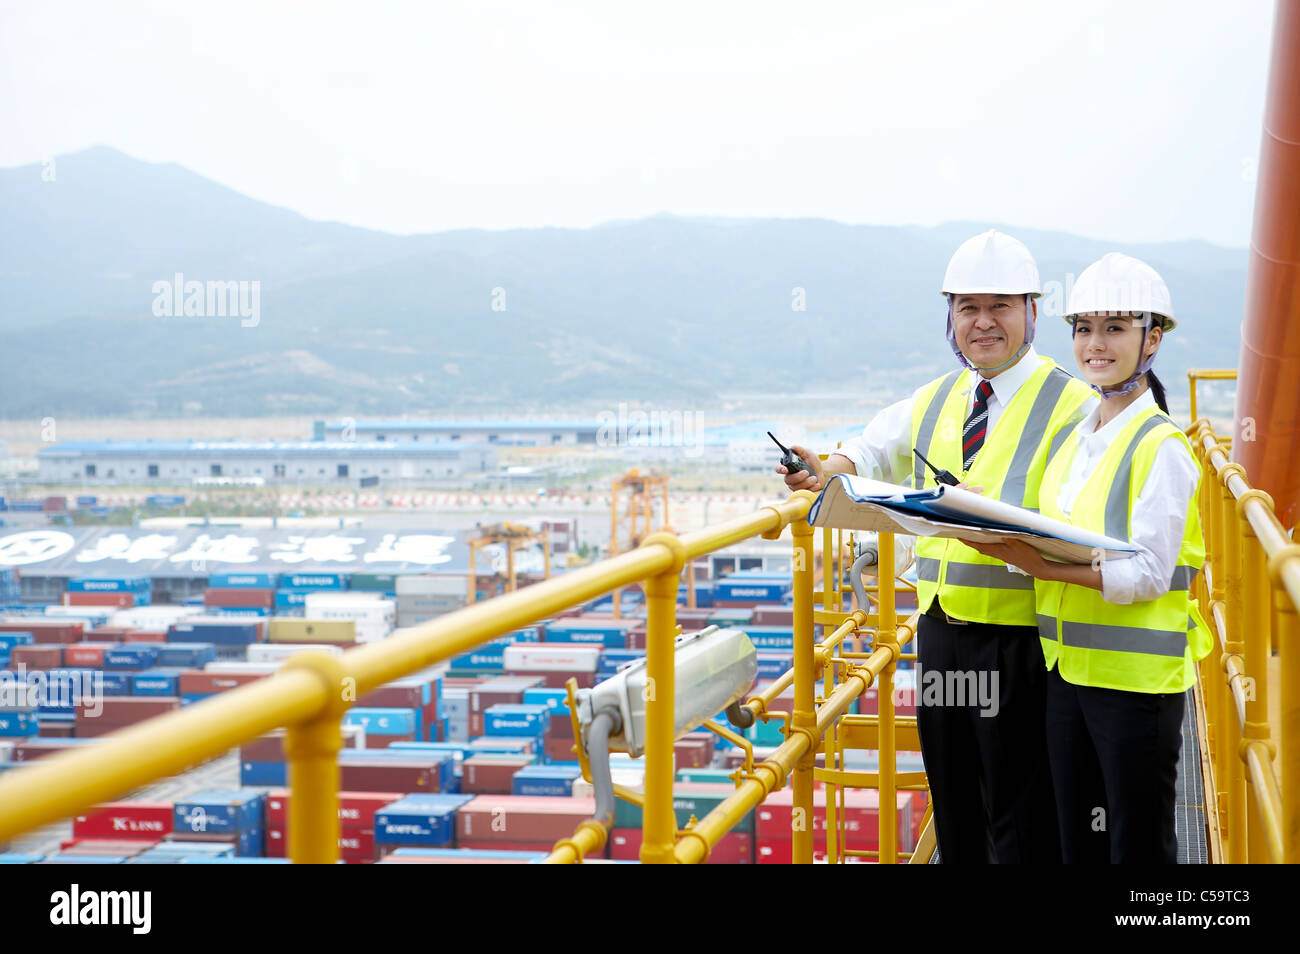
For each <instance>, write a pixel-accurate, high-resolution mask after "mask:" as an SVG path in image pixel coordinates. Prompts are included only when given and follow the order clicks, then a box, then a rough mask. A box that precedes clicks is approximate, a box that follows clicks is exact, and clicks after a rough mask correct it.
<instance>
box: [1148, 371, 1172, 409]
mask: <svg viewBox="0 0 1300 954" xmlns="http://www.w3.org/2000/svg"><path fill="white" fill-rule="evenodd" d="M1147 384H1149V385H1150V386H1151V395H1152V396H1153V397H1154V398H1155V399H1156V404H1157V405H1159V407H1160V410H1162V411H1164V412H1165V413H1166V414H1168V413H1169V404H1168V403H1167V402H1166V401H1165V386H1164V385H1163V384H1161V383H1160V379H1159V378H1157V377H1156V373H1155V372H1154V371H1148V372H1147Z"/></svg>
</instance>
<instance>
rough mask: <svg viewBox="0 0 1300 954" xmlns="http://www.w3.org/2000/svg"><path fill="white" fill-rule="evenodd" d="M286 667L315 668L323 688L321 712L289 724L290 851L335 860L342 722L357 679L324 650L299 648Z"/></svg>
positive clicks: (303, 859) (301, 860)
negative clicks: (352, 679) (351, 682)
mask: <svg viewBox="0 0 1300 954" xmlns="http://www.w3.org/2000/svg"><path fill="white" fill-rule="evenodd" d="M283 668H284V669H305V670H307V671H309V672H311V673H312V674H313V675H315V676H316V677H317V678H318V679H319V680H320V682H321V688H322V690H323V691H324V701H323V702H322V705H321V708H320V711H319V713H318V714H317V716H316V717H315V718H312V719H308V720H307V721H305V722H300V723H297V724H295V725H290V726H289V727H288V737H287V738H286V739H285V745H284V750H285V756H286V759H287V760H288V763H289V857H290V858H291V859H292V860H293V862H294V863H295V864H318V865H320V864H334V863H335V862H336V861H338V860H339V765H338V754H339V750H340V749H341V748H342V747H343V731H342V729H341V728H340V723H341V720H342V717H343V713H344V712H345V711H346V710H347V708H348V705H349V703H351V702H354V701H355V684H350V681H349V678H348V675H347V670H346V669H345V668H344V666H343V663H342V662H341V661H340V659H339V658H338V657H337V656H329V655H326V654H325V653H318V652H305V653H299V654H297V655H295V656H291V657H290V658H289V660H288V661H287V662H285V664H284V667H283ZM350 687H351V688H352V689H353V692H351V693H349V692H348V690H349V688H350ZM350 696H351V698H349V697H350Z"/></svg>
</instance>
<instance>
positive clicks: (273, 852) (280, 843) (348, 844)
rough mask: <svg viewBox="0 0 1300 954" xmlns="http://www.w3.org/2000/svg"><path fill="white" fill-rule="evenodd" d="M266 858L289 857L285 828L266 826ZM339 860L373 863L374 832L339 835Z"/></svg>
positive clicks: (359, 829) (351, 832)
mask: <svg viewBox="0 0 1300 954" xmlns="http://www.w3.org/2000/svg"><path fill="white" fill-rule="evenodd" d="M266 857H267V858H288V857H289V831H288V829H287V828H284V827H281V826H279V825H276V826H273V827H271V826H268V827H267V829H266ZM339 859H340V860H342V861H374V860H375V830H374V829H373V828H354V829H350V830H345V831H342V832H340V834H339Z"/></svg>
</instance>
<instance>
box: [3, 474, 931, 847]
mask: <svg viewBox="0 0 1300 954" xmlns="http://www.w3.org/2000/svg"><path fill="white" fill-rule="evenodd" d="M813 499H815V498H814V495H813V494H811V493H808V492H806V491H802V492H799V493H795V494H792V495H791V496H790V497H789V498H788V499H787V500H785V501H783V502H782V503H780V504H777V505H772V506H767V507H762V508H760V509H759V510H757V511H755V512H754V513H753V514H750V515H748V516H743V517H737V518H735V519H733V520H730V521H727V522H725V523H722V524H718V525H715V526H712V527H709V528H706V529H704V530H701V531H698V532H695V533H686V534H682V535H680V536H675V535H672V534H667V533H656V534H654V535H652V536H650V537H649V538H647V539H646V540H645V541H644V542H643V543H642V544H641V546H639V547H637V548H636V549H635V550H632V551H629V552H627V553H623V554H619V555H618V556H615V557H612V558H610V559H608V560H605V561H603V562H601V563H599V564H596V565H594V566H590V567H585V568H583V569H579V570H575V571H572V572H570V573H567V574H565V576H564V577H562V578H558V579H552V580H547V581H545V582H542V583H537V584H534V585H533V586H530V587H528V588H527V589H526V590H521V591H518V592H514V593H509V594H506V595H504V596H500V597H497V598H495V599H491V600H488V601H485V602H482V603H476V604H474V605H472V606H469V607H466V608H465V609H462V610H459V611H457V612H454V613H451V614H448V615H447V616H444V617H440V618H439V619H437V620H434V621H431V622H428V623H425V624H422V625H420V626H417V627H413V628H410V629H406V630H401V631H398V632H396V633H394V634H393V635H392V636H390V637H389V638H387V639H385V640H383V641H381V642H378V643H371V644H369V645H366V646H362V647H358V648H356V649H352V650H349V651H348V652H346V653H344V654H342V655H341V656H329V655H325V654H322V653H312V652H304V653H301V654H299V655H296V656H294V657H292V658H291V659H290V660H289V661H288V662H287V663H286V664H285V665H284V666H282V667H281V668H280V670H278V671H277V672H276V673H275V674H274V675H273V676H271V677H268V678H266V679H263V680H259V681H258V682H256V683H252V684H250V685H247V686H243V687H240V688H238V689H235V690H232V691H230V692H226V693H223V694H221V695H220V696H218V697H215V698H213V699H208V700H205V701H203V702H200V703H197V704H195V705H192V706H188V707H186V708H185V709H182V710H180V711H178V712H174V713H169V714H167V715H165V716H160V717H158V718H155V719H151V720H148V721H146V722H143V723H140V724H138V725H135V726H132V727H129V728H127V729H123V730H121V731H118V732H114V733H112V734H110V735H107V736H105V737H104V738H102V739H101V740H99V741H98V742H96V743H95V744H93V745H89V746H86V747H85V748H78V749H76V750H74V751H69V752H66V753H59V754H57V755H52V756H47V757H46V758H43V759H41V760H40V761H38V762H36V763H34V764H32V765H31V766H30V767H24V768H21V769H16V770H12V771H10V772H7V773H5V774H4V775H3V776H0V842H3V841H5V840H7V839H9V838H11V837H13V836H15V835H18V834H20V833H23V832H27V831H30V830H32V829H34V828H38V827H40V826H42V825H46V824H49V823H51V822H55V821H58V820H59V819H62V818H66V817H68V816H70V815H73V814H76V813H77V812H80V811H82V810H84V809H86V808H88V807H90V806H91V805H94V804H96V803H98V802H102V801H107V800H110V799H113V798H116V797H119V796H121V795H122V794H123V793H125V792H129V791H131V790H133V789H135V788H137V787H139V786H141V785H144V784H147V783H149V782H152V781H155V780H157V779H160V778H163V777H165V776H168V775H173V774H176V773H179V772H182V771H185V770H186V769H188V768H191V767H193V766H195V765H197V764H199V763H201V762H203V761H206V760H207V759H210V758H214V757H216V756H219V755H221V754H223V753H224V752H226V751H228V750H229V749H231V748H232V747H234V746H238V745H240V744H242V743H245V742H248V741H251V740H252V739H255V738H257V737H258V736H261V735H264V734H265V733H267V732H270V731H272V730H274V729H277V728H280V727H287V729H288V738H287V740H286V746H285V748H286V758H287V761H288V766H289V771H288V775H289V777H288V782H289V789H290V791H291V798H292V805H293V810H292V811H291V812H290V814H289V830H288V840H289V844H288V852H289V857H290V858H291V859H292V860H293V861H295V862H299V863H302V862H308V863H333V862H335V861H337V860H338V838H339V820H338V795H339V771H338V764H337V758H338V753H339V750H340V748H341V746H342V731H341V720H342V716H343V713H344V712H345V711H346V710H347V708H348V707H349V706H351V705H352V704H354V703H355V701H356V700H357V699H358V698H360V697H361V696H363V695H364V694H366V693H367V692H370V691H371V690H373V689H376V688H378V687H380V686H382V685H385V684H387V683H389V682H391V681H392V680H394V679H398V678H401V677H403V676H405V675H409V674H411V673H414V672H417V671H419V670H421V669H424V668H426V667H428V666H430V665H433V664H435V663H438V662H440V661H443V660H446V659H448V658H450V657H452V656H454V655H457V654H459V653H462V652H466V651H468V650H470V649H473V648H474V647H475V646H478V645H480V644H481V643H483V642H486V641H487V640H490V639H493V638H496V637H498V636H501V635H504V634H506V633H509V632H512V631H513V630H515V629H518V628H520V627H521V626H525V625H527V624H528V623H531V622H534V621H536V620H538V619H542V618H545V617H547V616H549V615H552V614H554V613H556V612H558V611H560V610H562V609H565V608H567V607H570V606H573V605H576V604H579V603H582V602H585V601H587V600H590V599H592V598H594V597H597V596H600V595H602V594H605V593H608V592H610V591H612V590H614V589H616V588H618V587H622V586H627V585H630V584H634V583H640V582H643V581H645V582H646V584H647V585H646V591H647V602H648V620H647V627H648V635H647V651H646V656H647V670H648V677H649V679H650V680H652V685H654V688H655V691H654V693H653V694H652V695H651V697H650V698H649V700H648V704H647V753H646V780H645V781H646V785H645V793H644V821H643V842H642V848H641V860H642V861H644V862H672V861H685V862H698V861H703V860H705V859H706V858H707V857H708V853H709V851H710V849H711V847H712V846H713V845H714V844H716V842H717V839H718V838H720V837H721V836H722V835H723V834H725V832H726V831H727V830H729V829H730V828H731V827H732V826H733V825H734V824H735V823H736V821H738V820H739V819H740V818H741V817H743V815H744V814H745V812H747V811H748V810H749V809H750V808H752V807H753V806H754V805H755V804H757V802H759V801H761V800H762V799H763V798H764V797H766V795H767V793H768V792H771V791H773V790H774V789H776V788H778V787H780V786H781V785H783V784H785V781H786V779H787V778H792V785H793V790H794V794H795V803H796V804H795V808H796V813H797V814H799V813H801V814H802V817H803V818H806V819H808V824H807V825H806V826H802V827H803V830H802V831H800V830H799V828H798V827H797V828H796V830H795V832H794V852H795V860H796V862H803V863H807V862H811V860H812V845H813V842H812V823H811V820H812V818H813V777H814V776H813V765H814V754H815V751H816V750H817V748H818V746H819V745H820V744H821V740H822V735H823V733H824V732H825V731H826V729H827V728H828V727H829V726H830V725H831V724H832V723H833V721H834V720H835V719H836V718H837V717H839V716H840V715H841V714H843V713H844V712H846V711H847V710H848V709H849V707H850V706H851V704H852V702H853V700H854V699H855V698H857V697H858V696H859V695H860V694H861V693H862V692H863V691H865V690H866V688H867V687H868V686H869V685H870V684H871V682H872V680H873V679H874V678H875V677H876V676H877V675H879V674H881V673H882V672H887V673H891V672H892V669H893V665H894V663H895V661H896V660H897V658H898V655H899V647H900V646H901V645H902V644H904V643H906V642H907V641H908V640H909V639H910V638H911V633H912V632H914V628H913V627H914V623H905V624H903V625H902V626H898V627H897V628H895V626H894V621H893V615H892V614H893V586H892V580H885V581H882V582H883V584H884V585H882V586H881V588H880V598H881V604H880V605H881V606H882V607H885V606H887V607H888V610H882V613H881V616H880V625H881V627H882V629H881V633H883V635H879V636H878V637H877V645H876V649H875V651H874V652H873V653H871V654H870V656H869V657H868V658H867V659H866V660H865V661H859V660H853V659H848V660H846V659H841V658H838V657H835V656H834V654H835V652H836V650H837V647H838V646H839V643H840V642H841V641H842V640H843V638H844V636H845V635H847V633H848V632H850V631H852V630H854V629H856V628H857V627H859V626H861V625H862V624H863V623H865V622H866V615H865V614H864V613H863V612H861V611H855V612H854V613H853V614H851V615H850V616H849V617H847V621H846V622H845V624H844V625H842V626H840V627H839V628H838V629H837V631H836V632H835V633H832V634H831V636H830V637H828V638H827V639H826V640H823V642H822V644H820V645H818V646H814V644H813V626H814V621H813V616H814V611H813V585H814V570H813V566H814V560H813V547H812V540H813V530H812V528H811V527H809V526H808V525H807V523H806V521H805V520H804V519H803V517H804V516H805V515H806V514H807V512H808V508H809V506H810V505H811V503H812V501H813ZM787 525H789V526H791V527H792V529H793V533H794V544H795V561H794V594H795V626H794V630H795V645H796V647H797V648H796V653H795V666H794V668H793V669H792V670H791V671H789V672H787V673H786V674H785V676H783V677H782V679H780V680H778V681H777V683H775V684H774V685H773V686H771V687H769V688H768V690H767V691H766V692H765V693H763V694H762V695H761V696H757V697H755V698H754V699H751V700H750V701H749V702H748V703H746V705H748V706H749V707H750V708H751V709H752V710H753V711H754V712H755V713H756V714H757V715H760V716H764V717H768V718H771V717H774V716H773V714H772V713H768V712H767V705H768V704H769V703H770V702H771V701H772V700H773V699H774V698H776V697H777V696H778V695H779V694H780V693H781V692H783V691H784V690H785V688H787V687H788V686H790V685H791V684H793V685H794V687H795V706H794V712H793V713H791V715H790V724H789V727H788V732H787V735H788V737H787V739H786V742H785V743H784V744H783V745H782V746H780V747H779V748H778V749H777V750H776V751H775V752H774V753H773V754H772V755H771V757H770V758H768V759H766V760H765V761H764V762H762V763H761V764H759V765H757V766H755V765H753V764H752V749H750V750H749V751H750V752H751V758H749V759H747V760H746V765H745V767H744V768H742V770H741V771H740V773H738V784H737V791H736V794H735V795H733V796H732V797H731V798H729V799H728V800H727V801H726V802H724V803H723V804H722V805H721V806H719V807H718V809H716V810H715V811H713V812H711V813H710V814H709V815H708V816H706V817H705V818H704V819H702V820H700V822H699V823H698V824H696V825H694V826H693V827H692V828H691V829H690V830H688V831H686V832H683V833H681V834H680V837H679V833H678V831H677V827H676V819H675V817H674V813H673V806H672V785H673V761H672V759H673V742H674V739H673V701H674V695H675V693H674V668H673V664H674V657H673V652H674V645H673V644H674V638H675V636H676V632H677V626H676V620H675V617H676V599H677V585H678V578H679V576H680V573H681V570H682V568H683V566H686V565H688V563H689V562H690V561H692V560H694V559H695V558H696V557H698V556H701V555H704V554H706V553H710V552H712V551H714V550H716V549H720V548H722V547H726V546H730V545H732V544H734V543H738V542H740V541H742V540H745V539H747V538H748V537H751V536H754V535H756V534H761V535H762V536H763V537H765V538H767V539H776V538H777V537H779V536H780V535H781V533H782V531H783V530H784V529H785V527H786V526H787ZM890 546H892V541H889V542H888V543H886V542H885V540H883V539H882V548H881V549H882V558H883V557H884V556H885V555H886V553H885V551H886V549H887V547H890ZM831 565H832V566H834V565H835V564H834V562H833V561H832V564H831ZM886 565H889V564H888V563H886ZM841 568H842V567H841ZM836 579H838V577H836ZM837 589H840V588H839V587H837ZM836 598H837V599H838V596H837V597H836ZM896 634H897V635H896ZM836 663H847V668H846V671H845V678H844V680H843V681H842V683H841V684H840V685H839V686H838V687H837V688H835V690H834V692H833V693H831V694H830V696H829V698H827V699H825V700H824V701H823V702H822V704H821V705H818V704H817V700H816V699H814V695H813V694H814V682H815V678H816V676H815V673H816V671H817V670H818V669H819V668H824V667H826V666H828V665H832V664H836ZM886 712H888V715H886ZM881 714H882V715H881V720H882V721H881V722H880V726H881V729H880V733H881V739H882V742H883V741H884V739H885V737H886V733H887V732H888V728H887V727H889V726H892V698H890V694H889V693H887V692H885V691H884V690H883V687H882V692H881ZM740 741H742V742H743V741H744V740H743V739H741V740H740ZM882 747H883V746H882ZM892 757H893V753H892V751H890V752H889V754H888V758H889V760H890V764H891V765H892ZM881 764H882V766H883V765H884V764H885V760H884V759H883V758H882V762H881ZM889 797H890V800H892V795H890V796H889ZM881 817H882V818H887V819H888V820H889V822H890V823H889V824H887V825H884V826H883V829H882V836H881V837H882V840H881V842H880V844H881V848H882V852H881V854H882V858H884V857H885V856H886V854H888V856H889V860H893V857H894V849H893V845H892V841H891V839H892V838H893V834H892V833H893V830H894V829H893V815H892V813H887V812H885V811H883V810H882V812H881ZM607 835H608V832H607V831H606V830H605V829H604V828H603V827H602V826H601V825H599V824H596V823H594V822H591V823H585V824H583V825H582V826H580V827H579V830H578V831H577V832H575V833H574V836H573V837H572V838H569V839H564V840H562V841H561V842H560V843H559V844H558V845H557V846H556V851H555V852H554V854H553V855H552V859H553V860H561V861H563V860H570V861H574V860H577V861H580V860H581V859H582V857H583V856H584V855H586V854H590V853H592V852H598V851H600V850H601V849H602V848H603V846H604V844H605V841H606V839H607ZM887 846H888V848H889V850H888V852H887V851H886V850H885V849H886V847H887Z"/></svg>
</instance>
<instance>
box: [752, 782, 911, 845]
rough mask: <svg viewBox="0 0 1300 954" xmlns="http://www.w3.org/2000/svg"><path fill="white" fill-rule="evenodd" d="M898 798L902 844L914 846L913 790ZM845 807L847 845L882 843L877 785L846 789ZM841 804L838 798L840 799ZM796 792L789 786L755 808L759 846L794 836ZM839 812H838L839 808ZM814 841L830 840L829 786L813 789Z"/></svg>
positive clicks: (844, 820) (900, 842) (902, 793)
mask: <svg viewBox="0 0 1300 954" xmlns="http://www.w3.org/2000/svg"><path fill="white" fill-rule="evenodd" d="M897 798H898V814H897V818H898V821H897V824H898V847H899V849H900V850H902V851H910V850H911V849H912V847H913V844H914V842H913V838H914V837H915V835H914V833H913V830H912V793H911V792H899V793H897ZM844 799H845V807H844V811H843V829H844V833H845V839H846V847H849V848H856V849H859V850H869V849H875V848H878V847H879V844H878V842H877V835H878V828H877V826H878V816H879V812H880V800H879V793H878V792H876V790H875V789H869V788H864V789H849V790H847V791H845V792H844ZM837 804H838V802H837ZM793 805H794V796H793V793H792V792H791V790H790V789H788V788H785V789H781V790H780V791H777V792H773V793H772V794H770V795H768V797H767V799H766V800H765V801H764V802H763V803H762V804H761V805H759V806H758V808H757V809H756V811H755V835H756V836H757V838H758V844H759V846H760V847H761V846H763V845H765V844H769V843H771V842H775V841H789V840H790V838H791V837H792V834H793V832H792V827H791V826H792V819H793V817H794V812H793ZM837 814H838V812H837ZM812 830H813V841H814V843H820V844H821V845H822V846H823V847H824V846H825V844H826V790H825V789H816V790H814V791H813V821H812Z"/></svg>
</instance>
